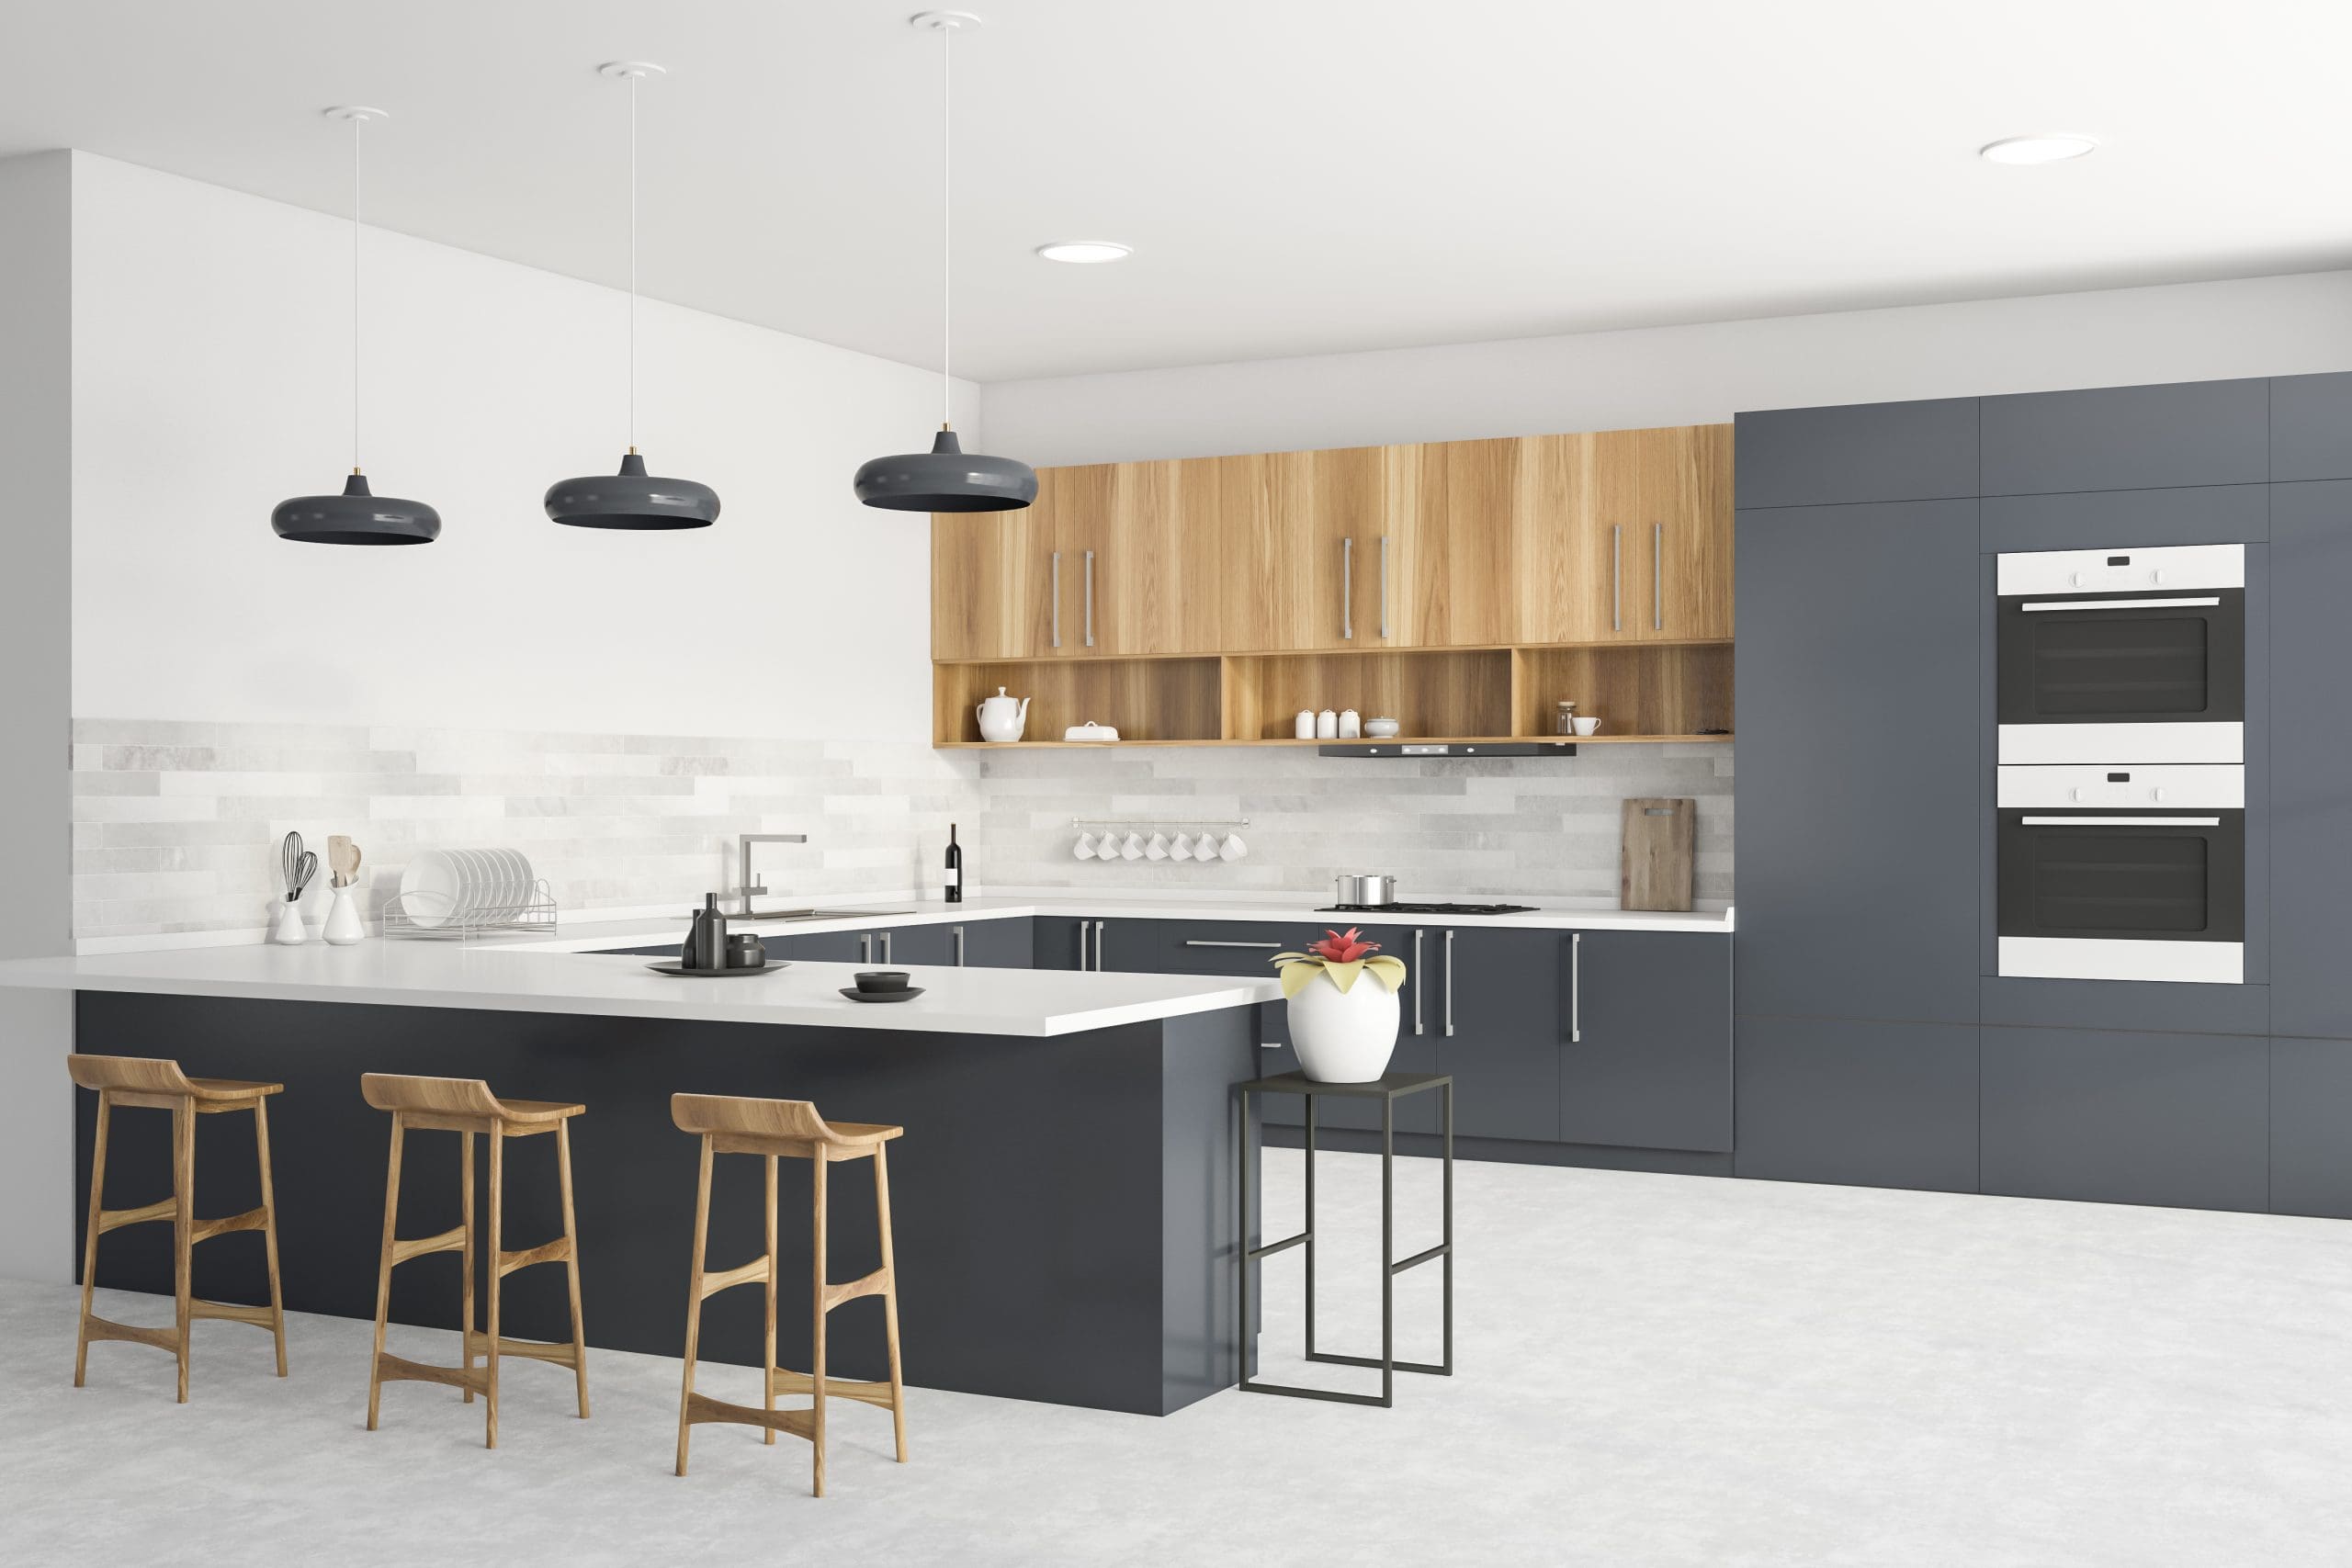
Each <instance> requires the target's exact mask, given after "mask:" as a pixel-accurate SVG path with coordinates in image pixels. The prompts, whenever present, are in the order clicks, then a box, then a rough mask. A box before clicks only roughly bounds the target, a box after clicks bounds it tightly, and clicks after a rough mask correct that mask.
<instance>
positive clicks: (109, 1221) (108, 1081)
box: [65, 1055, 286, 1404]
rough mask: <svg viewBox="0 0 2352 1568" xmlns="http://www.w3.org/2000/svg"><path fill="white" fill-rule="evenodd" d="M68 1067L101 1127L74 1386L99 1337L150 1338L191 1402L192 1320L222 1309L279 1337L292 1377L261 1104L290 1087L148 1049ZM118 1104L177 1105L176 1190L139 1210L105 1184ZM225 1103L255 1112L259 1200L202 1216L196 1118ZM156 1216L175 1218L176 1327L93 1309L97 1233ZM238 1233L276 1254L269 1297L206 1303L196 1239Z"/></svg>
mask: <svg viewBox="0 0 2352 1568" xmlns="http://www.w3.org/2000/svg"><path fill="white" fill-rule="evenodd" d="M65 1067H66V1071H68V1072H70V1073H71V1074H73V1075H74V1082H75V1083H77V1084H79V1085H80V1086H81V1087H82V1088H84V1089H96V1091H97V1094H98V1135H97V1141H96V1144H95V1145H93V1146H92V1148H91V1152H90V1228H89V1237H88V1239H87V1240H86V1241H85V1242H84V1243H83V1249H82V1321H81V1325H80V1326H79V1328H78V1329H77V1330H76V1331H75V1333H74V1387H75V1388H80V1387H82V1386H83V1382H82V1379H83V1374H84V1372H85V1371H86V1370H87V1368H88V1365H89V1359H90V1341H91V1340H93V1339H128V1340H130V1342H131V1343H133V1344H136V1345H153V1347H155V1348H157V1349H158V1350H169V1351H171V1352H172V1353H173V1354H174V1355H175V1356H176V1357H177V1358H178V1359H179V1364H180V1390H179V1403H181V1404H187V1342H188V1328H189V1325H191V1324H192V1323H193V1322H194V1321H195V1320H196V1319H197V1318H199V1317H225V1318H228V1319H230V1320H232V1321H233V1322H237V1323H251V1324H255V1325H259V1326H261V1327H263V1328H266V1329H268V1330H269V1331H270V1333H271V1334H272V1335H273V1336H275V1337H276V1338H277V1375H278V1376H279V1377H284V1376H285V1375H286V1305H285V1302H284V1299H283V1298H282V1297H281V1295H280V1294H279V1292H278V1283H277V1202H276V1200H275V1199H274V1198H273V1197H272V1195H271V1191H270V1185H269V1112H268V1111H267V1110H266V1107H265V1104H264V1102H265V1101H266V1100H268V1098H269V1097H270V1096H271V1095H273V1094H277V1093H280V1092H281V1091H283V1090H284V1089H285V1087H286V1086H285V1085H283V1084H274V1083H242V1082H239V1081H238V1080H236V1079H233V1078H192V1077H188V1076H187V1074H186V1073H183V1072H181V1071H180V1065H179V1064H178V1063H177V1062H170V1061H162V1060H158V1059H156V1058H154V1057H150V1056H85V1055H71V1056H68V1057H66V1058H65ZM117 1106H137V1107H141V1108H144V1109H149V1110H155V1111H170V1112H171V1113H172V1195H171V1196H170V1197H168V1198H165V1199H164V1200H162V1201H159V1202H153V1203H150V1204H148V1205H146V1206H145V1207H144V1208H139V1209H109V1208H107V1206H106V1204H105V1202H104V1198H105V1194H106V1186H107V1122H108V1120H109V1119H110V1117H111V1115H112V1113H113V1111H114V1109H115V1108H116V1107H117ZM223 1111H252V1112H253V1113H254V1155H255V1156H256V1157H257V1158H258V1160H259V1162H260V1165H261V1207H260V1208H258V1209H248V1210H246V1211H245V1212H244V1213H242V1214H230V1215H227V1216H225V1217H224V1218H221V1219H218V1220H199V1219H198V1218H197V1217H196V1119H197V1118H198V1116H217V1115H219V1114H220V1113H221V1112H223ZM149 1220H169V1221H171V1222H172V1232H173V1241H172V1296H173V1302H174V1305H175V1314H174V1325H175V1326H173V1327H172V1328H170V1329H162V1328H134V1327H132V1326H130V1325H129V1324H124V1323H109V1322H108V1321H107V1320H106V1319H105V1318H103V1317H100V1316H98V1315H97V1314H95V1313H93V1312H92V1311H91V1310H90V1293H91V1292H92V1291H93V1290H94V1289H95V1288H96V1284H97V1278H98V1237H100V1236H101V1235H105V1234H106V1233H107V1232H108V1231H110V1230H119V1229H120V1228H121V1227H122V1226H124V1225H135V1224H144V1223H145V1222H147V1221H149ZM232 1231H259V1232H261V1234H262V1245H263V1247H264V1248H265V1250H266V1255H267V1257H268V1259H269V1304H268V1305H267V1306H266V1307H262V1306H238V1305H236V1304H234V1303H229V1302H200V1301H197V1300H195V1299H194V1298H193V1296H192V1295H191V1294H190V1292H189V1265H190V1263H191V1262H192V1261H193V1258H192V1256H191V1255H192V1254H193V1252H194V1250H195V1247H196V1244H197V1243H198V1242H199V1241H210V1240H211V1239H212V1238H213V1237H214V1236H216V1235H229V1234H230V1233H231V1232H232Z"/></svg>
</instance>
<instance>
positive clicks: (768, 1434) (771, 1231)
mask: <svg viewBox="0 0 2352 1568" xmlns="http://www.w3.org/2000/svg"><path fill="white" fill-rule="evenodd" d="M767 1167H768V1170H767V1177H768V1195H767V1213H768V1288H767V1298H768V1299H767V1331H766V1335H765V1337H763V1339H762V1341H761V1343H762V1345H763V1352H762V1354H763V1358H764V1359H763V1365H764V1366H765V1367H766V1369H767V1370H766V1371H763V1372H762V1373H761V1374H760V1384H761V1387H762V1388H763V1390H764V1391H765V1394H766V1398H765V1401H764V1407H765V1408H766V1410H767V1411H768V1413H769V1414H770V1415H774V1414H775V1287H776V1267H775V1168H776V1156H774V1155H770V1156H768V1157H767ZM760 1441H761V1442H763V1443H765V1444H766V1445H767V1446H768V1447H770V1448H774V1447H775V1427H766V1428H765V1429H763V1431H762V1432H761V1433H760Z"/></svg>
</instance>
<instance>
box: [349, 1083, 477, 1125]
mask: <svg viewBox="0 0 2352 1568" xmlns="http://www.w3.org/2000/svg"><path fill="white" fill-rule="evenodd" d="M359 1092H360V1093H361V1094H363V1095H365V1096H366V1097H367V1099H368V1104H370V1105H372V1106H374V1107H375V1108H376V1109H377V1110H379V1111H415V1112H419V1113H422V1114H424V1115H432V1116H488V1117H502V1118H503V1116H504V1115H505V1114H506V1108H505V1107H504V1106H503V1105H501V1104H499V1103H498V1096H496V1095H494V1094H492V1093H491V1092H490V1085H488V1084H486V1083H484V1082H483V1081H482V1080H481V1079H480V1078H419V1077H405V1076H403V1075H401V1074H399V1073H362V1074H361V1075H360V1076H359Z"/></svg>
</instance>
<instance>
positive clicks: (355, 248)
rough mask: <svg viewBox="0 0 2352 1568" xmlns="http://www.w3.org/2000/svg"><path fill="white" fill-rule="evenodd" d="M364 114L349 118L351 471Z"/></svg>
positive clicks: (355, 443)
mask: <svg viewBox="0 0 2352 1568" xmlns="http://www.w3.org/2000/svg"><path fill="white" fill-rule="evenodd" d="M367 123H368V117H367V116H366V115H364V114H355V115H353V116H352V117H351V471H352V472H353V473H355V474H356V473H358V472H359V471H360V468H359V197H360V184H359V128H360V127H361V126H363V125H366V124H367Z"/></svg>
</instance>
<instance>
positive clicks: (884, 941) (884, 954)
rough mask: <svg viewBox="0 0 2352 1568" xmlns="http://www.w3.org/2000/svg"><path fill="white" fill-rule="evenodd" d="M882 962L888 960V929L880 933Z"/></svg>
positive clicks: (887, 961) (886, 962)
mask: <svg viewBox="0 0 2352 1568" xmlns="http://www.w3.org/2000/svg"><path fill="white" fill-rule="evenodd" d="M882 962H883V963H885V964H888V963H889V962H890V933H889V932H888V931H884V932H883V933H882Z"/></svg>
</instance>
